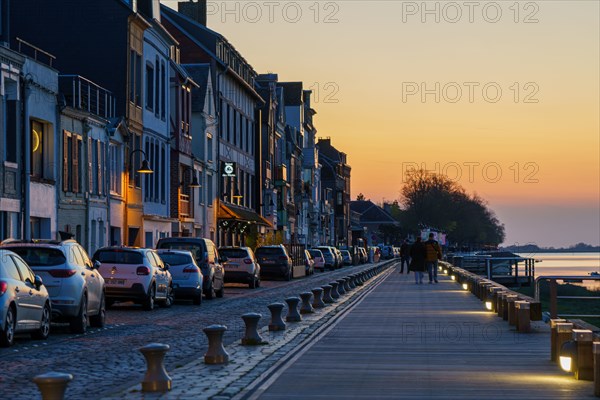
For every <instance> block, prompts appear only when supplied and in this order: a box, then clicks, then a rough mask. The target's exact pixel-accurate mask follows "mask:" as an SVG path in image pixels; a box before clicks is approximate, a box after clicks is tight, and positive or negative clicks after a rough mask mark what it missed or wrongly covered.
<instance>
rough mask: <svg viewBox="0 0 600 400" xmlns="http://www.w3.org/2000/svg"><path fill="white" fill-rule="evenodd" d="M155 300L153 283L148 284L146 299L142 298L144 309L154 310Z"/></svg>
mask: <svg viewBox="0 0 600 400" xmlns="http://www.w3.org/2000/svg"><path fill="white" fill-rule="evenodd" d="M155 301H156V288H155V287H154V284H152V285H150V289H148V295H147V296H146V300H144V304H143V307H144V310H146V311H152V310H154V302H155Z"/></svg>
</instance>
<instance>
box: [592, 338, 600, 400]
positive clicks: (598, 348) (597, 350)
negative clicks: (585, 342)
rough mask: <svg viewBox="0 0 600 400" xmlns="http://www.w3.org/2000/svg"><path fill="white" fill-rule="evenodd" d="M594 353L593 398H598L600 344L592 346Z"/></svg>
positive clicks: (599, 389)
mask: <svg viewBox="0 0 600 400" xmlns="http://www.w3.org/2000/svg"><path fill="white" fill-rule="evenodd" d="M592 346H593V347H592V352H593V353H594V396H596V397H600V343H597V342H595V343H593V344H592Z"/></svg>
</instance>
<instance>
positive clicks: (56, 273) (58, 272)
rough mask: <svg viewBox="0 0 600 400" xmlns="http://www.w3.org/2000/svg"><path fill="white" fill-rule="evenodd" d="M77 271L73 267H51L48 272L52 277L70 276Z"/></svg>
mask: <svg viewBox="0 0 600 400" xmlns="http://www.w3.org/2000/svg"><path fill="white" fill-rule="evenodd" d="M76 272H77V271H76V270H74V269H51V270H50V271H48V273H49V274H50V275H51V276H52V277H53V278H70V277H71V276H73V275H75V273H76Z"/></svg>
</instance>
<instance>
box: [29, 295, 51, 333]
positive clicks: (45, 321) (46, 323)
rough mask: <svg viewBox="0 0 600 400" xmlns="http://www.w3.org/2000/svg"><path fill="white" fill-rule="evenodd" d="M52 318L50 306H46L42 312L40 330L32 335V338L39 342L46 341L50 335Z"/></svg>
mask: <svg viewBox="0 0 600 400" xmlns="http://www.w3.org/2000/svg"><path fill="white" fill-rule="evenodd" d="M51 318H52V312H51V311H50V304H48V303H46V304H44V309H43V310H42V318H41V320H40V328H39V329H38V330H37V331H35V332H33V333H32V334H31V337H32V338H34V339H37V340H46V339H47V338H48V335H49V334H50V319H51Z"/></svg>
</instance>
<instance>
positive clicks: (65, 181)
mask: <svg viewBox="0 0 600 400" xmlns="http://www.w3.org/2000/svg"><path fill="white" fill-rule="evenodd" d="M69 136H71V134H70V133H69V132H68V131H67V130H63V192H68V191H69V178H70V177H69Z"/></svg>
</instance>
